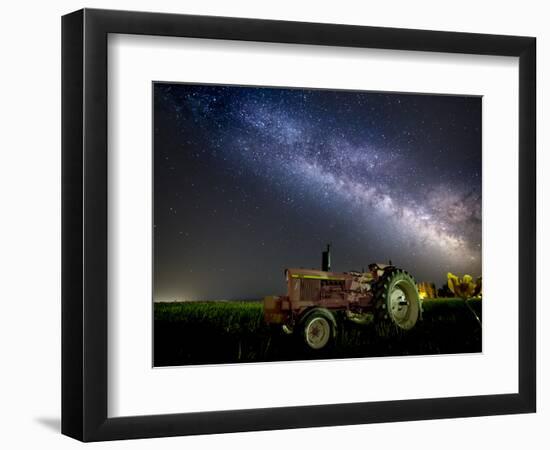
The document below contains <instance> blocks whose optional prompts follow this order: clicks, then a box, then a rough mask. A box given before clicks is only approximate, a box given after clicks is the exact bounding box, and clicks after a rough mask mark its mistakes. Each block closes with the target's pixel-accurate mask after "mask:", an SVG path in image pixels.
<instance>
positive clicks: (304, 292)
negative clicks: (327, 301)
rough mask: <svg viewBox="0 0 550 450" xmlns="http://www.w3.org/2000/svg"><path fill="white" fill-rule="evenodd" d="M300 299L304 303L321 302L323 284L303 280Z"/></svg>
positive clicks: (316, 281) (317, 281)
mask: <svg viewBox="0 0 550 450" xmlns="http://www.w3.org/2000/svg"><path fill="white" fill-rule="evenodd" d="M300 281H301V287H300V297H301V300H302V301H319V298H320V293H321V282H320V281H319V280H308V279H302V280H300Z"/></svg>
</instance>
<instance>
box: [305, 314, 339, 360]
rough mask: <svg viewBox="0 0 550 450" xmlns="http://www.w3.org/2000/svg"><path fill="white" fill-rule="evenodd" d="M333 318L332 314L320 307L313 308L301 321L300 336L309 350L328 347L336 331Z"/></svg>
mask: <svg viewBox="0 0 550 450" xmlns="http://www.w3.org/2000/svg"><path fill="white" fill-rule="evenodd" d="M335 323H336V322H335V319H334V317H333V316H332V314H331V313H330V312H328V311H325V310H322V309H314V310H312V311H311V312H310V313H308V314H307V315H306V316H305V317H304V319H303V321H302V327H301V328H302V336H303V339H304V343H305V344H306V347H307V348H308V349H310V350H321V349H323V348H326V347H328V346H329V345H330V344H331V343H332V341H333V339H334V337H335V332H336V329H335V328H336V326H335Z"/></svg>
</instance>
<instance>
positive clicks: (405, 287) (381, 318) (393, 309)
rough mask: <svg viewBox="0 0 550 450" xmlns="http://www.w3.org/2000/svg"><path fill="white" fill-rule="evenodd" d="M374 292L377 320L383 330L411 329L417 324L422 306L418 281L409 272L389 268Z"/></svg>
mask: <svg viewBox="0 0 550 450" xmlns="http://www.w3.org/2000/svg"><path fill="white" fill-rule="evenodd" d="M374 292H375V305H376V319H377V320H376V321H377V324H378V326H379V329H380V330H381V331H383V332H387V331H390V330H391V329H392V328H393V329H394V330H395V329H397V330H410V329H411V328H413V327H414V326H415V325H416V322H417V320H418V319H419V318H420V315H421V312H422V306H421V303H420V296H419V295H418V289H417V288H416V282H415V281H414V278H413V277H412V276H411V275H410V274H409V273H408V272H406V271H404V270H401V269H392V270H388V271H387V272H386V273H384V275H382V277H381V278H380V280H379V281H378V282H377V283H376V286H375V291H374ZM388 325H389V327H388Z"/></svg>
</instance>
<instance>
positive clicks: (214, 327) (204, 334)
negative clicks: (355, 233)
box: [154, 299, 481, 367]
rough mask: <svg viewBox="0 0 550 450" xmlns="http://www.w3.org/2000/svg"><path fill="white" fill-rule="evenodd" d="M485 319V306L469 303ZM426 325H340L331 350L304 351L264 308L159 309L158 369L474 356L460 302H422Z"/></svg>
mask: <svg viewBox="0 0 550 450" xmlns="http://www.w3.org/2000/svg"><path fill="white" fill-rule="evenodd" d="M468 302H469V304H470V306H471V307H472V308H473V309H474V310H475V311H476V312H477V314H478V316H480V317H481V301H480V300H469V301H468ZM423 309H424V313H423V320H422V321H419V322H418V323H417V324H416V326H415V327H414V328H413V329H412V330H410V331H408V332H399V333H393V332H392V333H384V332H382V333H381V332H380V330H378V329H377V328H376V326H374V325H367V326H359V325H355V324H352V323H349V322H346V321H341V322H340V325H339V328H338V335H337V339H336V342H335V345H333V346H332V347H331V348H330V349H329V350H325V351H323V352H322V353H311V352H307V351H305V350H304V347H303V345H301V342H300V341H299V339H298V337H297V336H288V335H285V334H284V333H283V332H282V331H281V330H280V328H273V327H270V326H268V325H266V324H265V323H264V321H263V312H262V303H261V302H186V303H155V305H154V362H155V366H157V367H158V366H179V365H189V364H220V363H243V362H261V361H290V360H300V359H316V358H323V359H325V358H357V357H368V356H398V355H426V354H451V353H471V352H480V351H481V329H480V327H479V325H478V323H477V321H476V319H475V317H474V316H473V314H472V312H471V311H470V310H469V309H468V308H467V307H466V306H465V304H464V302H463V301H462V300H460V299H434V300H424V302H423Z"/></svg>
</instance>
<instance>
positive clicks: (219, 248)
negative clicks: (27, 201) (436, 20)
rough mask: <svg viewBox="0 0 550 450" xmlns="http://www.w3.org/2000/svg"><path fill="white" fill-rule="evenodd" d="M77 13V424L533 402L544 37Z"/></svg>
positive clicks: (68, 123) (72, 207) (66, 131)
mask: <svg viewBox="0 0 550 450" xmlns="http://www.w3.org/2000/svg"><path fill="white" fill-rule="evenodd" d="M62 25H63V27H62V31H63V39H62V47H63V48H62V56H63V58H62V65H63V67H62V75H63V80H62V87H63V89H62V93H63V99H62V106H63V135H62V136H63V149H62V151H63V159H62V160H63V171H62V172H63V199H62V200H63V299H62V301H63V304H62V314H63V316H62V326H63V329H62V358H63V360H62V375H63V380H62V432H63V433H64V434H67V435H69V436H72V437H74V438H77V439H80V440H83V441H97V440H112V439H128V438H142V437H159V436H175V435H188V434H206V433H223V432H234V431H251V430H268V429H281V428H299V427H314V426H328V425H344V424H358V423H372V422H385V421H403V420H420V419H436V418H449V417H464V416H478V415H494V414H510V413H526V412H534V411H535V403H536V402H535V397H536V380H535V372H536V362H535V354H536V351H535V350H536V349H535V303H536V302H535V217H536V211H535V168H536V160H535V135H536V133H535V131H536V128H535V127H536V117H535V110H536V108H535V87H536V83H535V81H536V80H535V54H536V47H535V39H534V38H530V37H515V36H495V35H483V34H468V33H455V32H437V31H421V30H404V29H389V28H375V27H358V26H347V25H331V24H314V23H297V22H282V21H266V20H256V19H238V18H222V17H203V16H186V15H170V14H156V13H141V12H121V11H105V10H89V9H85V10H81V11H77V12H74V13H72V14H69V15H67V16H64V17H63V22H62ZM465 373H467V374H470V375H471V376H465Z"/></svg>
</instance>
